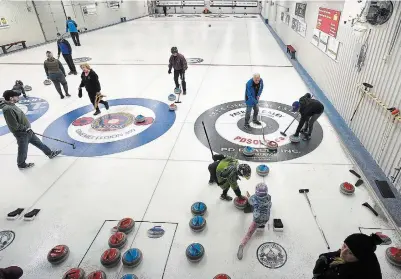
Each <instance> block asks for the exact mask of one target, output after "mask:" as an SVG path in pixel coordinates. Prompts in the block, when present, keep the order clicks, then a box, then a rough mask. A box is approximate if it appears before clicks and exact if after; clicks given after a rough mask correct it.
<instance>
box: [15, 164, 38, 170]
mask: <svg viewBox="0 0 401 279" xmlns="http://www.w3.org/2000/svg"><path fill="white" fill-rule="evenodd" d="M34 165H35V164H34V163H28V164H25V165H23V166H18V168H19V169H20V170H25V169H30V168H32V167H33V166H34Z"/></svg>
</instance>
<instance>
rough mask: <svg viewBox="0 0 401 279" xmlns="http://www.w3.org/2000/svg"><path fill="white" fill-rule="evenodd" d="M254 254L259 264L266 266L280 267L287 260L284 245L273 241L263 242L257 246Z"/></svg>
mask: <svg viewBox="0 0 401 279" xmlns="http://www.w3.org/2000/svg"><path fill="white" fill-rule="evenodd" d="M256 256H257V258H258V261H259V262H260V264H261V265H263V266H264V267H267V268H272V269H275V268H280V267H282V266H283V265H285V263H286V262H287V252H286V251H285V249H284V247H283V246H281V245H280V244H278V243H275V242H265V243H263V244H262V245H260V246H259V248H258V250H257V251H256Z"/></svg>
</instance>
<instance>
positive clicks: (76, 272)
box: [63, 268, 85, 279]
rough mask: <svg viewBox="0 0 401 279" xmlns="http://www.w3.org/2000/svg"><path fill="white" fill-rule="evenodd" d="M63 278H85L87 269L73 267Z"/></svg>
mask: <svg viewBox="0 0 401 279" xmlns="http://www.w3.org/2000/svg"><path fill="white" fill-rule="evenodd" d="M63 279H85V271H84V270H83V269H82V268H71V269H70V270H68V271H67V272H66V273H64V275H63Z"/></svg>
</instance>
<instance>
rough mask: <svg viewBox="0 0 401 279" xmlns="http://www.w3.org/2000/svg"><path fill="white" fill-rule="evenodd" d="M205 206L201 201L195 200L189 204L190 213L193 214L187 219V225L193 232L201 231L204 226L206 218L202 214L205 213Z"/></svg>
mask: <svg viewBox="0 0 401 279" xmlns="http://www.w3.org/2000/svg"><path fill="white" fill-rule="evenodd" d="M206 210H207V206H206V204H205V203H203V202H196V203H194V204H193V205H192V206H191V213H192V214H193V215H195V216H194V217H193V218H192V219H191V220H190V221H189V227H190V228H191V230H192V231H194V232H201V231H203V230H204V229H205V227H206V219H205V218H204V217H203V215H204V214H205V213H206Z"/></svg>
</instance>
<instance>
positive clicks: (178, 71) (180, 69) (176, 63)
mask: <svg viewBox="0 0 401 279" xmlns="http://www.w3.org/2000/svg"><path fill="white" fill-rule="evenodd" d="M172 68H174V82H175V90H178V89H179V88H180V84H179V83H178V77H180V78H181V81H182V91H183V94H184V95H185V94H187V83H186V81H185V71H186V70H187V69H188V64H187V60H186V59H185V57H184V55H182V54H181V53H178V49H177V47H172V48H171V56H170V60H169V65H168V73H169V74H171V69H172Z"/></svg>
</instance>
